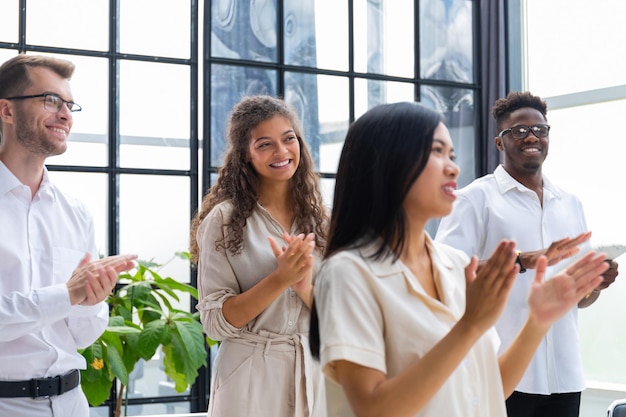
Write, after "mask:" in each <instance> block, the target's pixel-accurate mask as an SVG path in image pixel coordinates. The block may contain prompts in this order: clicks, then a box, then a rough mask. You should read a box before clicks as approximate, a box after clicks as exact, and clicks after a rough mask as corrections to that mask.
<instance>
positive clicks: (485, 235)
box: [435, 166, 589, 395]
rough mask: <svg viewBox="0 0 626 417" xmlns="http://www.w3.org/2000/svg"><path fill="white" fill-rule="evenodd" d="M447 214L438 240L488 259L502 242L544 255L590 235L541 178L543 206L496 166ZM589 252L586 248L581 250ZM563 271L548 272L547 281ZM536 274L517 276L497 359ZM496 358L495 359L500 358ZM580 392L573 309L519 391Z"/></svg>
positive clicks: (578, 213)
mask: <svg viewBox="0 0 626 417" xmlns="http://www.w3.org/2000/svg"><path fill="white" fill-rule="evenodd" d="M456 195H457V200H456V201H455V203H454V207H453V209H452V213H451V214H450V215H448V216H447V217H445V218H444V219H442V220H441V223H440V225H439V229H438V231H437V235H436V237H435V240H437V241H440V242H443V243H446V244H448V245H450V246H453V247H455V248H458V249H461V250H463V251H464V252H465V253H466V254H467V255H469V256H472V255H476V256H477V257H478V259H479V260H483V259H487V258H489V256H491V254H492V253H493V251H494V250H495V248H496V246H497V245H498V243H499V242H500V241H501V240H502V239H511V240H514V241H515V242H516V243H517V249H519V250H521V251H522V252H525V251H534V250H539V249H545V248H547V247H548V246H550V244H551V243H552V242H554V241H556V240H559V239H562V238H565V237H575V236H578V235H579V234H580V233H583V232H586V231H587V225H586V222H585V215H584V212H583V207H582V204H581V202H580V201H579V200H578V198H576V197H575V196H574V195H572V194H569V193H567V192H565V191H563V190H561V189H560V188H558V187H556V186H555V185H554V184H552V183H551V182H550V181H549V180H548V179H547V178H546V177H545V176H544V177H543V207H542V206H541V204H540V202H539V198H538V196H537V194H536V193H535V192H534V191H532V190H530V189H528V188H526V187H524V186H523V185H522V184H520V183H519V182H517V181H516V180H515V179H513V177H511V176H510V175H509V174H508V173H507V172H506V170H505V169H504V168H503V167H502V166H499V167H498V168H496V170H495V171H494V173H493V174H489V175H486V176H484V177H481V178H478V179H476V180H474V181H473V182H472V183H471V184H469V185H468V186H467V187H465V188H463V189H461V190H458V191H457V193H456ZM588 249H589V245H587V244H586V245H583V247H582V251H583V252H584V251H586V250H588ZM561 269H562V267H559V265H558V264H557V265H555V266H552V267H548V269H547V272H546V279H550V277H551V276H553V275H554V274H555V273H557V272H559V271H560V270H561ZM534 276H535V271H534V270H531V269H528V271H527V272H525V273H523V274H519V275H518V276H517V279H516V280H515V284H514V286H513V289H512V291H511V294H510V296H509V300H508V303H507V305H506V307H505V309H504V312H503V313H502V316H501V317H500V319H499V321H498V322H497V324H496V329H497V331H498V334H499V335H500V339H501V340H502V346H501V352H502V350H504V349H506V348H507V347H508V346H509V345H510V344H511V342H512V341H513V340H514V339H515V337H516V335H517V333H518V332H519V330H520V329H521V327H522V325H523V324H524V322H525V321H526V318H527V317H528V304H527V297H528V292H529V290H530V285H531V283H532V280H533V278H534ZM501 352H500V353H501ZM584 388H585V378H584V374H583V369H582V359H581V353H580V343H579V334H578V309H577V308H576V307H575V308H573V309H572V310H570V311H569V312H568V313H567V314H566V315H565V316H563V318H561V319H560V320H559V321H557V322H556V323H554V324H553V326H552V327H551V328H550V330H549V331H548V333H547V334H546V336H545V337H544V338H543V340H542V342H541V344H540V345H539V347H538V349H537V351H536V352H535V355H534V357H533V359H532V361H531V363H530V365H529V367H528V369H527V371H526V373H525V374H524V376H523V378H522V380H521V381H520V383H519V385H518V386H517V388H516V391H520V392H525V393H530V394H544V395H547V394H555V393H566V392H579V391H582V390H583V389H584Z"/></svg>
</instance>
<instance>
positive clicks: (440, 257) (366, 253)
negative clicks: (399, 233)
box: [358, 232, 454, 278]
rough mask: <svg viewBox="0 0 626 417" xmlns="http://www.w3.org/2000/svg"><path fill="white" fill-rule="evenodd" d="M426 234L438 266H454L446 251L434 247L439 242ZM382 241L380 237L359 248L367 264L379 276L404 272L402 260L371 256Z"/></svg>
mask: <svg viewBox="0 0 626 417" xmlns="http://www.w3.org/2000/svg"><path fill="white" fill-rule="evenodd" d="M424 235H425V238H426V247H427V248H428V251H429V252H430V254H431V256H432V261H433V264H434V265H435V266H437V267H440V268H445V269H452V268H454V263H453V262H452V260H451V259H450V257H448V256H447V255H446V254H445V252H442V251H438V250H435V249H434V246H436V245H438V243H437V242H433V240H432V239H431V237H430V236H429V235H428V233H426V232H424ZM381 243H382V240H381V239H380V238H378V239H376V240H374V241H373V242H371V243H369V244H367V245H366V246H364V247H362V248H359V249H358V250H359V253H360V254H361V257H362V258H363V259H364V260H365V263H366V264H367V266H368V267H369V268H370V270H371V271H372V272H373V273H374V274H375V275H376V276H378V277H379V278H384V277H387V276H391V275H395V274H398V273H403V272H404V267H403V266H402V262H399V261H394V258H393V257H390V256H389V257H387V258H385V259H382V260H375V259H373V258H372V257H371V255H372V254H374V253H376V250H377V249H378V248H379V247H380V245H381Z"/></svg>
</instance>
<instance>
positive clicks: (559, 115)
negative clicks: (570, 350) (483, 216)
mask: <svg viewBox="0 0 626 417" xmlns="http://www.w3.org/2000/svg"><path fill="white" fill-rule="evenodd" d="M549 108H550V107H548V120H549V122H550V125H551V126H552V129H551V130H550V153H549V156H548V158H547V159H546V162H545V163H544V168H543V172H544V173H545V174H546V176H547V177H548V178H549V179H550V180H551V181H553V182H554V183H555V184H558V185H559V186H560V187H562V188H564V189H565V190H570V191H573V192H574V193H575V194H576V195H577V196H578V198H580V200H581V201H582V203H583V205H584V208H585V215H586V220H587V226H588V229H589V230H591V231H593V235H592V236H591V241H592V242H593V243H594V244H613V243H618V244H624V243H625V238H624V236H626V222H624V221H622V219H623V217H624V210H623V205H622V204H620V203H621V201H623V198H622V197H621V195H623V192H622V190H621V187H620V185H618V186H617V188H616V181H617V184H619V183H620V182H621V181H622V180H623V178H624V168H623V166H624V154H625V153H626V143H625V142H624V141H623V140H621V138H619V135H618V136H616V132H619V130H620V128H621V120H622V118H623V115H624V114H625V113H626V100H618V101H611V102H605V103H598V104H592V105H586V106H576V107H571V108H567V109H559V110H552V111H550V110H549ZM581 120H603V121H606V123H595V124H594V131H593V135H589V134H587V133H584V132H581V129H580V127H579V126H580V121H581ZM594 138H603V142H605V144H604V146H589V144H590V141H591V140H592V139H594ZM611 139H613V140H611ZM607 150H609V151H608V152H607ZM583 165H584V167H585V168H584V169H581V167H582V166H583ZM590 175H592V176H593V178H594V180H590ZM616 189H617V193H616ZM617 262H618V263H621V265H620V271H621V272H620V276H618V277H617V280H616V281H615V283H614V284H613V285H611V286H610V287H609V288H608V289H607V290H606V291H602V294H601V295H600V299H599V300H598V301H597V302H596V303H595V304H594V305H593V306H592V307H590V308H586V309H584V310H581V311H580V313H579V315H578V318H579V325H580V333H581V348H582V357H583V365H584V369H585V376H586V377H587V379H588V381H590V382H592V383H593V385H595V386H600V387H603V388H608V387H609V386H610V385H611V384H620V385H621V386H622V387H624V386H625V385H624V384H626V361H624V349H626V334H625V333H624V322H623V320H622V319H621V318H623V317H626V303H624V299H626V282H625V281H624V280H623V279H621V278H622V274H623V273H624V272H623V270H622V267H623V265H624V264H625V263H626V257H625V256H624V255H622V256H620V257H618V258H617ZM599 323H601V325H598V324H599ZM598 382H600V383H601V384H600V385H598Z"/></svg>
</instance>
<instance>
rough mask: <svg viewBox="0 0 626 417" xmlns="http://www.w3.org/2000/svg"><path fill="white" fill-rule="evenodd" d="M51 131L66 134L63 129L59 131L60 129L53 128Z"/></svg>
mask: <svg viewBox="0 0 626 417" xmlns="http://www.w3.org/2000/svg"><path fill="white" fill-rule="evenodd" d="M51 130H52V131H53V132H57V133H63V134H65V130H63V129H59V128H58V127H53V128H51Z"/></svg>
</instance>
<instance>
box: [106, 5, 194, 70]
mask: <svg viewBox="0 0 626 417" xmlns="http://www.w3.org/2000/svg"><path fill="white" fill-rule="evenodd" d="M119 7H120V13H119V15H120V52H123V53H129V54H141V55H160V56H165V57H175V58H189V56H190V52H191V50H190V46H189V45H190V44H189V42H190V33H189V29H190V26H189V24H190V21H191V17H190V13H189V11H190V10H191V8H190V0H132V1H120V2H119ZM138 29H140V30H138Z"/></svg>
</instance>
